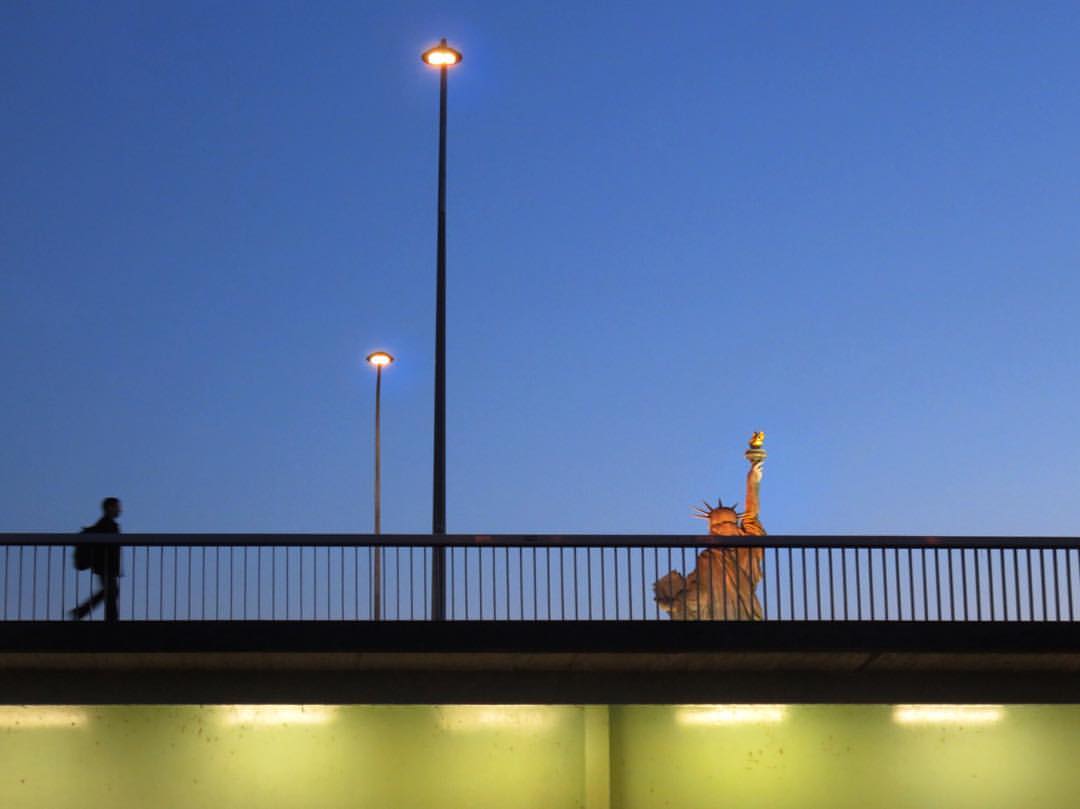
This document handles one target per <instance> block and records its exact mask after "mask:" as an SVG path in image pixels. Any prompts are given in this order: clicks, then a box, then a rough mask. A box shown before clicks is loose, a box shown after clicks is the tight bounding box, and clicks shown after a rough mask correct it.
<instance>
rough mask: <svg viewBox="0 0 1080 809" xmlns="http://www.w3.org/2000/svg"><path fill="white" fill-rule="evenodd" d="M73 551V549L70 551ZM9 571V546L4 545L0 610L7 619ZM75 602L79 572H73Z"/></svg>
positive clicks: (77, 593) (76, 599) (77, 601)
mask: <svg viewBox="0 0 1080 809" xmlns="http://www.w3.org/2000/svg"><path fill="white" fill-rule="evenodd" d="M72 553H74V550H73V551H72ZM10 572H11V546H10V545H5V546H4V597H3V598H0V610H2V611H3V620H5V621H6V620H7V619H8V605H7V603H8V593H9V592H11V591H10V589H9V588H8V579H9V578H10V576H9V574H10ZM75 603H76V604H78V603H79V574H78V573H76V574H75Z"/></svg>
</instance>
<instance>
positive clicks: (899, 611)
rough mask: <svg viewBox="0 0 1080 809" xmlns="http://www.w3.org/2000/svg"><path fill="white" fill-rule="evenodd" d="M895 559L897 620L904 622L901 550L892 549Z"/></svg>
mask: <svg viewBox="0 0 1080 809" xmlns="http://www.w3.org/2000/svg"><path fill="white" fill-rule="evenodd" d="M889 550H891V551H892V557H893V573H894V574H895V575H894V577H893V578H894V583H895V584H896V620H897V621H902V620H904V591H903V588H902V587H901V586H900V549H899V548H890V549H889Z"/></svg>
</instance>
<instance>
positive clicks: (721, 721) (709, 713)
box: [675, 705, 787, 725]
mask: <svg viewBox="0 0 1080 809" xmlns="http://www.w3.org/2000/svg"><path fill="white" fill-rule="evenodd" d="M786 718H787V706H786V705H682V706H680V707H679V708H678V710H676V712H675V721H676V722H678V723H679V724H680V725H756V724H775V723H777V722H783V721H784V719H786Z"/></svg>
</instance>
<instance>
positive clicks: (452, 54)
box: [420, 39, 461, 67]
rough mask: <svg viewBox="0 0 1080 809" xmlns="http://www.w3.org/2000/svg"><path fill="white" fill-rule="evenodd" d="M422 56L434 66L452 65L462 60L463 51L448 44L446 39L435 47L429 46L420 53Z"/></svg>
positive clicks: (427, 62)
mask: <svg viewBox="0 0 1080 809" xmlns="http://www.w3.org/2000/svg"><path fill="white" fill-rule="evenodd" d="M420 58H421V59H423V60H424V63H425V64H428V65H431V66H432V67H452V66H453V65H456V64H457V63H458V62H460V61H461V52H460V51H456V50H454V49H453V48H451V47H450V46H449V45H447V44H446V40H445V39H444V40H443V41H442V42H441V43H439V44H438V45H436V46H435V47H434V48H429V49H428V50H426V51H424V52H423V53H422V54H420Z"/></svg>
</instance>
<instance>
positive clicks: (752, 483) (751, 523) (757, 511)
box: [741, 432, 767, 536]
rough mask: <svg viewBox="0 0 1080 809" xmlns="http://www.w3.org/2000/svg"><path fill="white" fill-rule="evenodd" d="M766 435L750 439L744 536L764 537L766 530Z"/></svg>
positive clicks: (743, 515) (743, 524) (743, 517)
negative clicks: (763, 494) (763, 522)
mask: <svg viewBox="0 0 1080 809" xmlns="http://www.w3.org/2000/svg"><path fill="white" fill-rule="evenodd" d="M764 443H765V433H762V432H756V433H754V434H753V436H751V438H750V448H749V449H747V450H746V460H748V461H749V462H750V471H749V472H747V473H746V511H745V512H743V514H742V520H741V523H742V524H741V528H742V532H743V533H744V534H751V535H754V536H764V535H765V528H764V527H763V526H762V525H761V519H760V515H761V475H762V471H763V470H764V467H765V458H766V457H767V453H766V452H765V450H764V449H763V445H764Z"/></svg>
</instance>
